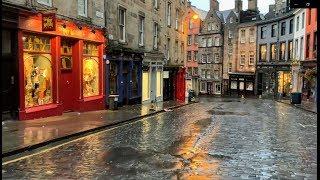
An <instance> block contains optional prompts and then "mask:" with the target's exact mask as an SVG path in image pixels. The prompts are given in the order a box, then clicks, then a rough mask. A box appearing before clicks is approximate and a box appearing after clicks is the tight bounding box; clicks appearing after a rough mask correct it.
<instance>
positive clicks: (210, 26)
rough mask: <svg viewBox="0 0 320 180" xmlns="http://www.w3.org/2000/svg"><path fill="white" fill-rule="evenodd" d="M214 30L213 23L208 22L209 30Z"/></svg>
mask: <svg viewBox="0 0 320 180" xmlns="http://www.w3.org/2000/svg"><path fill="white" fill-rule="evenodd" d="M211 30H212V23H208V31H211Z"/></svg>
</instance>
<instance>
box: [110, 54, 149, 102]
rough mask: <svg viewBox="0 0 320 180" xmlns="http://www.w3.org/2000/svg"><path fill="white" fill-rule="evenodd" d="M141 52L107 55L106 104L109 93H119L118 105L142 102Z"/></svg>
mask: <svg viewBox="0 0 320 180" xmlns="http://www.w3.org/2000/svg"><path fill="white" fill-rule="evenodd" d="M142 60H143V54H141V53H134V54H132V53H120V54H114V55H113V54H109V55H107V56H106V64H107V66H106V72H107V73H106V98H107V99H106V106H107V108H108V107H109V104H108V102H109V101H108V98H109V95H119V98H118V106H123V105H129V104H139V103H141V89H142V83H141V77H142Z"/></svg>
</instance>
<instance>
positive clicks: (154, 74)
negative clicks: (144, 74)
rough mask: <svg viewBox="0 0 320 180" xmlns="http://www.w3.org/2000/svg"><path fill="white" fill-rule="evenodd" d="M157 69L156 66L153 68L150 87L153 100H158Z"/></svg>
mask: <svg viewBox="0 0 320 180" xmlns="http://www.w3.org/2000/svg"><path fill="white" fill-rule="evenodd" d="M156 83H157V71H156V67H152V68H151V89H150V97H151V98H150V99H151V102H155V101H156V91H157V84H156Z"/></svg>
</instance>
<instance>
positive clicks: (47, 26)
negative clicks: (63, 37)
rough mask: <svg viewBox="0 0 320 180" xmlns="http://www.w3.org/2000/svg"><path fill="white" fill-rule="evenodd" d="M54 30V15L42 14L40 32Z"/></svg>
mask: <svg viewBox="0 0 320 180" xmlns="http://www.w3.org/2000/svg"><path fill="white" fill-rule="evenodd" d="M55 30H56V14H55V13H48V14H42V31H55Z"/></svg>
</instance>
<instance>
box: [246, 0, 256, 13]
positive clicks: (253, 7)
mask: <svg viewBox="0 0 320 180" xmlns="http://www.w3.org/2000/svg"><path fill="white" fill-rule="evenodd" d="M248 10H252V11H258V3H257V0H248Z"/></svg>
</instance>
